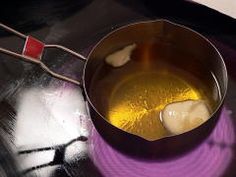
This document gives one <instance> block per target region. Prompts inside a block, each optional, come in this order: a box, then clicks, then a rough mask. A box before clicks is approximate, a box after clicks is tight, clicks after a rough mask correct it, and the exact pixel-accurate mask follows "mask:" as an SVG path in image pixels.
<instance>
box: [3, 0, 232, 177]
mask: <svg viewBox="0 0 236 177" xmlns="http://www.w3.org/2000/svg"><path fill="white" fill-rule="evenodd" d="M0 9H1V10H0V19H1V22H3V23H4V24H6V25H9V26H11V27H13V28H15V29H17V30H19V31H21V32H23V33H26V34H31V35H33V36H34V37H36V38H38V39H40V40H41V41H43V42H45V43H50V44H54V43H56V44H60V45H63V46H66V47H68V48H71V49H72V50H74V51H76V52H79V53H81V54H83V55H84V56H87V55H88V53H89V51H90V50H91V48H92V47H93V46H94V45H95V44H96V42H97V41H99V39H101V38H102V37H103V36H104V35H106V34H107V33H109V32H110V31H112V30H114V29H115V28H117V27H120V26H122V25H125V24H128V23H131V22H137V21H143V20H150V19H160V18H164V19H168V20H170V21H173V22H176V23H179V24H183V25H185V26H188V27H190V28H192V29H194V30H196V31H198V32H200V33H202V34H204V35H205V36H206V37H208V38H209V39H210V40H211V41H212V42H213V43H214V44H215V45H216V46H217V47H218V49H219V50H220V52H221V53H222V55H223V57H224V58H225V62H226V65H227V68H228V72H229V89H228V95H227V98H226V101H225V105H224V108H223V111H222V114H221V117H220V121H219V122H218V124H217V126H216V128H215V130H214V131H213V133H212V134H211V136H210V137H209V138H208V139H206V141H205V142H204V143H202V144H201V145H199V146H198V147H197V148H196V149H194V150H193V151H192V152H189V153H188V154H185V155H184V156H181V157H178V158H175V159H168V160H166V161H162V162H160V161H152V162H150V161H148V160H139V159H134V158H132V157H129V156H126V155H125V154H122V153H120V152H117V151H116V150H115V149H113V148H112V147H111V146H110V145H109V144H107V143H106V142H104V140H103V139H102V138H101V137H100V136H99V134H98V133H97V132H96V130H95V129H94V128H93V125H92V123H91V121H90V118H89V116H88V115H87V112H86V108H85V102H84V99H83V95H82V91H81V88H79V87H77V86H75V85H72V84H69V83H66V82H64V81H60V80H58V79H55V78H52V77H51V76H50V75H48V74H47V73H46V72H45V71H44V70H42V69H41V68H39V67H38V66H36V65H34V64H31V63H26V62H23V61H20V60H18V59H15V58H13V57H9V56H6V55H4V54H0V132H1V137H2V138H1V139H4V142H5V143H4V147H5V146H6V143H7V144H8V146H7V148H5V149H7V150H6V151H3V150H0V151H1V152H4V153H0V156H1V157H0V162H1V163H0V172H1V171H5V172H12V171H14V169H15V170H16V169H18V171H19V173H20V174H23V175H25V176H27V175H28V176H37V177H49V176H50V177H54V176H55V177H62V176H63V177H96V176H97V177H120V176H129V177H139V176H147V177H156V176H158V177H182V176H188V177H195V176H201V177H235V176H236V171H235V168H236V154H235V153H236V146H235V145H236V144H235V143H236V131H235V128H236V117H235V116H236V114H235V111H236V93H235V91H234V89H236V70H235V69H236V42H235V41H236V21H235V20H234V19H233V18H230V17H227V16H225V15H222V14H220V13H218V12H216V11H214V10H211V9H209V8H207V7H204V6H201V5H198V4H195V3H191V2H189V1H180V0H177V1H171V0H165V1H151V0H87V1H85V0H80V1H78V0H72V1H65V0H59V1H56V0H50V1H47V0H40V1H39V0H36V1H29V0H22V1H19V2H14V1H12V0H9V1H7V2H4V3H3V4H2V5H1V7H0ZM0 36H1V37H0V46H1V47H5V48H8V49H11V50H14V51H20V50H21V49H22V47H23V41H21V39H19V38H17V37H15V36H12V35H9V34H8V33H5V32H3V31H0ZM44 61H45V62H46V63H47V64H48V65H49V66H50V68H51V69H52V70H54V71H56V72H59V73H62V74H66V75H68V76H70V77H73V78H75V79H78V80H80V79H81V74H82V69H83V62H81V61H78V60H75V59H74V58H73V57H72V56H69V55H66V54H65V53H63V52H61V51H57V50H48V51H47V53H46V55H45V57H44ZM1 142H2V141H1ZM0 145H1V144H0ZM1 149H3V146H1ZM10 150H11V153H9V151H10ZM5 152H6V153H5ZM9 154H10V155H9ZM13 159H15V160H14V162H13ZM5 164H6V165H5ZM15 165H16V166H17V167H15ZM12 167H15V168H12ZM1 175H3V172H2V174H1ZM1 175H0V176H1Z"/></svg>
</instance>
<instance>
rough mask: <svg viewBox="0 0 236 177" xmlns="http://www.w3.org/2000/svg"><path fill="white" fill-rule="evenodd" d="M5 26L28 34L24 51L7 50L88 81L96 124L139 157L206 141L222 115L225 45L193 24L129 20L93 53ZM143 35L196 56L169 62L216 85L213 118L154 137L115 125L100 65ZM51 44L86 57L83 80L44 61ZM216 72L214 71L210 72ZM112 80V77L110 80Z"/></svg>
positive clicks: (111, 141)
mask: <svg viewBox="0 0 236 177" xmlns="http://www.w3.org/2000/svg"><path fill="white" fill-rule="evenodd" d="M1 27H3V28H5V29H6V30H8V31H10V32H13V33H15V34H17V35H18V36H20V37H22V38H25V39H26V42H25V47H24V50H23V53H22V54H17V53H14V52H11V51H8V50H6V49H3V48H0V51H1V52H4V53H6V54H9V55H14V56H15V57H19V58H22V59H24V60H26V61H30V62H34V63H37V64H39V65H40V66H41V67H42V68H44V69H45V70H46V71H47V72H49V73H50V74H51V75H53V76H54V77H57V78H59V79H63V80H66V81H69V82H72V83H74V84H77V85H82V86H83V88H84V92H85V95H86V100H87V103H88V104H87V105H88V109H89V113H90V116H91V119H92V121H93V123H94V126H95V128H96V130H97V131H98V132H99V133H100V134H101V135H102V137H103V138H104V139H105V140H106V141H107V142H108V143H109V144H111V145H112V146H113V147H115V148H116V149H118V150H120V151H122V152H125V153H128V154H130V155H137V156H139V157H154V158H156V157H158V158H163V157H172V156H173V155H178V154H180V153H183V152H186V151H187V150H190V149H192V148H193V147H196V145H198V144H199V143H201V142H202V141H203V140H204V139H205V138H206V137H207V136H208V135H209V134H210V133H211V132H212V130H213V128H214V127H215V125H216V123H217V121H218V119H219V115H220V112H221V109H222V105H223V101H224V98H225V95H226V90H227V84H228V78H227V70H226V67H225V63H224V61H223V58H222V56H221V55H220V53H219V51H218V50H217V49H216V47H215V46H214V45H213V44H212V43H211V42H210V41H209V40H207V39H206V38H205V37H203V36H202V35H200V34H199V33H197V32H195V31H193V30H191V29H189V28H187V27H184V26H182V25H178V24H175V23H172V22H170V21H167V20H155V21H144V22H138V23H133V24H129V25H126V26H123V27H121V28H118V29H116V30H114V31H113V32H111V33H109V34H108V35H106V36H105V37H104V38H103V39H101V40H100V41H99V42H98V43H97V44H96V46H95V47H94V48H93V49H92V50H91V51H90V53H89V56H88V57H87V58H85V57H83V56H82V55H80V54H78V53H76V52H73V51H71V50H69V49H67V48H65V47H62V46H58V45H45V44H43V43H42V42H40V41H38V40H36V39H34V38H32V37H30V36H25V35H23V34H21V33H19V32H17V31H15V30H13V29H11V28H9V27H7V26H5V25H3V24H1ZM143 41H152V42H154V43H155V41H158V42H159V43H160V42H161V43H162V42H163V43H168V47H166V48H165V47H164V48H162V50H163V51H165V52H166V55H168V56H169V55H170V56H171V55H172V53H173V51H172V50H174V49H178V50H181V51H184V52H186V53H188V54H189V55H191V56H193V57H190V58H188V59H186V58H182V59H181V54H179V56H176V57H169V59H167V61H166V62H168V63H170V64H173V65H175V66H177V67H180V68H182V69H184V70H186V71H187V72H189V73H191V74H193V75H195V76H197V77H198V78H199V79H200V80H201V81H202V82H204V83H206V84H208V85H209V88H210V90H209V94H211V95H213V97H214V94H216V93H215V92H218V99H217V100H216V104H215V106H214V109H213V111H212V114H211V118H210V119H209V120H208V121H206V122H205V123H203V124H202V125H200V126H199V127H197V128H195V129H193V130H191V131H188V132H186V133H183V134H180V135H173V136H167V137H164V138H161V139H158V140H154V141H149V140H146V139H144V138H142V137H140V136H138V135H135V134H132V133H129V132H127V131H124V130H122V129H120V128H118V127H116V126H114V125H112V124H111V123H110V122H109V121H108V120H107V119H106V117H105V116H104V114H103V113H102V112H103V111H102V110H103V109H106V108H104V107H106V106H107V105H106V103H104V98H107V97H109V96H110V95H109V91H107V92H106V91H102V92H101V93H100V94H96V95H94V94H93V91H94V89H95V88H96V82H97V81H96V80H95V81H94V78H96V77H95V76H96V74H98V72H97V69H98V68H100V69H101V68H103V66H104V65H105V62H104V58H105V57H106V56H107V55H109V54H111V53H113V52H114V51H116V50H118V49H120V48H122V47H124V46H127V45H129V44H132V43H137V44H138V43H142V42H143ZM47 47H56V48H59V49H61V50H64V51H65V52H69V53H71V54H72V55H74V56H77V57H78V58H80V59H81V60H83V61H84V62H85V65H84V70H83V76H82V82H83V83H80V82H78V81H76V80H73V79H71V78H68V77H66V76H62V75H59V74H57V73H55V72H52V71H51V70H50V69H49V68H48V67H47V66H46V65H45V64H44V63H43V62H42V61H41V57H42V56H43V50H44V48H47ZM147 48H148V49H147V50H145V52H146V54H147V55H148V56H152V53H153V50H154V48H152V46H151V47H150V46H149V47H147ZM147 55H146V56H147ZM140 62H142V60H140ZM143 62H145V61H143ZM120 72H122V71H120ZM99 74H100V75H101V77H102V76H105V75H108V74H110V71H109V69H106V68H105V69H102V72H101V73H99ZM210 74H212V75H211V76H210ZM212 76H214V79H215V80H216V81H217V84H216V85H213V84H212V85H211V81H209V80H210V79H209V78H210V77H212ZM111 83H112V82H111ZM109 84H110V83H109V82H108V85H109ZM104 88H106V86H104ZM99 100H100V102H99Z"/></svg>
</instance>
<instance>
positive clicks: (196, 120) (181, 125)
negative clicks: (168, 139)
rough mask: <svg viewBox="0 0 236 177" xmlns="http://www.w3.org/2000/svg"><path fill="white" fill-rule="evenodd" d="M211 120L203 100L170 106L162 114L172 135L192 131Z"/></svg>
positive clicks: (187, 101) (163, 120) (176, 103)
mask: <svg viewBox="0 0 236 177" xmlns="http://www.w3.org/2000/svg"><path fill="white" fill-rule="evenodd" d="M209 118H210V112H209V110H208V108H207V105H206V104H205V102H204V101H203V100H186V101H180V102H175V103H171V104H168V105H167V106H166V107H165V108H164V109H163V110H162V112H161V119H162V122H163V125H164V126H165V128H166V129H167V130H168V131H169V132H170V133H172V134H175V135H177V134H181V133H184V132H187V131H190V130H192V129H194V128H196V127H198V126H199V125H201V124H202V123H203V122H205V121H206V120H208V119H209Z"/></svg>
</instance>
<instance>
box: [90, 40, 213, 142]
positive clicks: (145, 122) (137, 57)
mask: <svg viewBox="0 0 236 177" xmlns="http://www.w3.org/2000/svg"><path fill="white" fill-rule="evenodd" d="M156 45H157V46H156ZM167 49H168V48H166V47H163V46H162V45H159V44H155V45H152V44H150V45H149V44H146V43H145V44H144V45H138V47H137V49H136V50H135V51H134V52H133V54H132V56H131V60H130V61H129V62H128V63H127V64H125V65H124V66H122V67H119V68H113V67H111V66H108V65H107V64H104V65H101V66H99V67H98V68H97V70H96V71H95V72H94V77H93V79H92V81H91V86H90V93H89V96H90V98H91V101H92V103H93V104H94V106H95V107H96V108H97V110H98V112H99V113H101V114H102V115H103V117H104V118H106V119H107V121H108V122H110V123H111V124H112V125H114V126H116V127H117V128H119V129H122V130H124V131H126V132H129V133H131V134H135V135H138V136H140V137H142V138H144V139H146V140H150V141H153V140H157V139H160V138H163V137H165V136H168V135H170V134H169V133H168V131H167V130H166V129H165V128H164V127H163V125H162V122H161V120H160V111H161V110H162V109H163V108H164V107H165V106H166V105H167V104H169V103H172V102H176V101H184V100H188V99H193V100H198V99H202V100H205V101H206V103H207V104H208V106H209V108H210V110H212V108H214V106H215V103H216V102H217V98H214V96H213V95H214V94H213V93H214V89H215V88H216V87H214V89H213V87H212V85H214V84H215V82H214V81H213V80H211V79H209V83H208V79H207V84H206V82H201V80H200V79H199V78H196V77H195V76H194V75H192V74H191V73H190V72H191V70H190V72H187V71H186V70H185V69H182V68H181V66H182V65H181V62H184V61H188V59H189V57H191V56H188V55H184V54H182V53H178V52H177V51H171V52H169V50H167ZM171 57H173V61H175V62H173V63H177V62H176V61H178V63H179V66H180V67H178V66H177V67H176V65H172V62H168V60H169V58H171ZM190 68H191V66H190ZM203 77H204V78H207V77H206V75H204V76H203ZM209 78H210V77H209ZM216 91H217V90H216ZM206 94H207V96H206Z"/></svg>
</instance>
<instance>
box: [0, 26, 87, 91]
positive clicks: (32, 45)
mask: <svg viewBox="0 0 236 177" xmlns="http://www.w3.org/2000/svg"><path fill="white" fill-rule="evenodd" d="M0 28H2V29H4V30H6V31H8V32H10V33H13V34H15V35H16V36H18V37H20V38H22V39H23V40H25V44H24V48H23V50H22V53H16V52H13V51H10V50H8V49H5V48H2V47H0V52H1V53H4V54H7V55H10V56H13V57H16V58H19V59H21V60H24V61H26V62H31V63H35V64H38V65H39V66H40V67H41V68H42V69H44V70H45V71H46V72H47V73H49V74H50V75H52V76H53V77H55V78H58V79H61V80H65V81H68V82H71V83H73V84H76V85H79V86H80V85H81V83H80V82H79V81H77V80H74V79H72V78H69V77H67V76H64V75H61V74H58V73H56V72H54V71H52V70H51V69H50V68H49V67H48V66H47V65H46V64H45V63H43V61H42V60H41V59H42V54H43V51H44V49H45V48H57V49H60V50H63V51H64V52H67V53H69V54H71V55H73V56H75V57H76V58H77V59H80V60H82V61H86V58H85V57H84V56H83V55H81V54H79V53H76V52H74V51H72V50H70V49H68V48H66V47H63V46H60V45H55V44H44V43H43V42H41V41H39V40H37V39H35V38H34V37H32V36H26V35H24V34H22V33H20V32H18V31H16V30H14V29H12V28H10V27H8V26H6V25H4V24H2V23H0Z"/></svg>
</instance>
